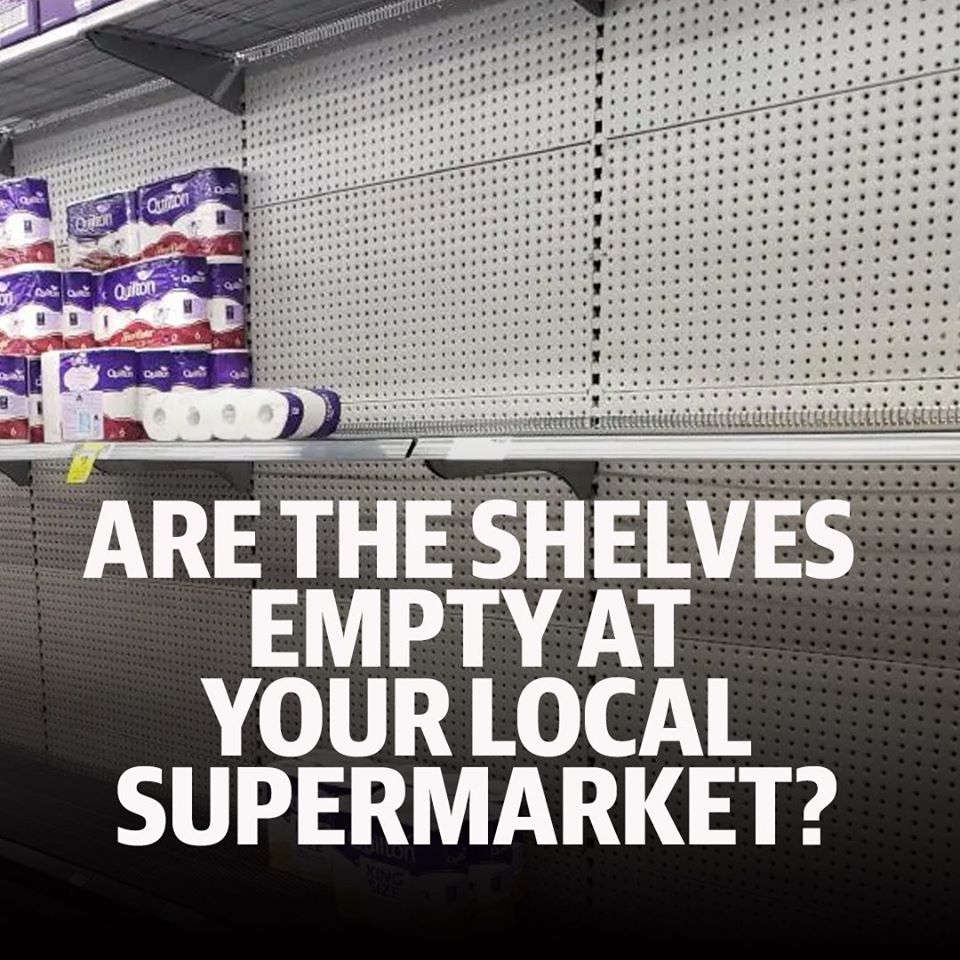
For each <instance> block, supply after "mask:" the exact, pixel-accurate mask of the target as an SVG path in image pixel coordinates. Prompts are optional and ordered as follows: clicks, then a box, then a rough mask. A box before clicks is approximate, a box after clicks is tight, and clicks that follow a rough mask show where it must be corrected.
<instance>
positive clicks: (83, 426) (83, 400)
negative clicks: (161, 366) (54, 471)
mask: <svg viewBox="0 0 960 960" xmlns="http://www.w3.org/2000/svg"><path fill="white" fill-rule="evenodd" d="M137 370H138V356H137V352H136V351H135V350H115V349H102V348H101V349H95V350H57V351H53V352H51V353H46V354H44V355H43V357H42V378H43V424H44V435H45V438H46V440H47V442H48V443H60V442H71V443H72V442H75V441H85V440H111V441H129V440H142V439H143V428H142V427H141V425H140V419H139V412H138V402H137V401H138V383H139V377H138V373H137Z"/></svg>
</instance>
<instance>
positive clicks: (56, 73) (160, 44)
mask: <svg viewBox="0 0 960 960" xmlns="http://www.w3.org/2000/svg"><path fill="white" fill-rule="evenodd" d="M436 3H437V0H395V2H392V3H384V2H383V0H374V2H372V0H319V2H310V0H263V2H250V0H211V2H207V3H202V4H198V3H192V2H187V0H173V2H167V0H118V2H116V3H114V4H111V5H109V6H107V7H102V8H100V9H98V10H94V11H93V12H91V13H89V14H86V15H85V16H82V17H79V18H78V19H76V20H74V21H71V22H69V23H65V24H63V25H62V26H60V27H57V28H55V29H53V30H50V31H47V32H46V33H43V34H40V35H38V36H36V37H31V38H30V39H28V40H25V41H23V42H21V43H19V44H16V45H14V46H12V47H9V48H7V49H5V50H2V51H0V104H3V107H0V130H3V131H4V132H5V134H6V136H7V138H9V137H11V136H15V135H16V134H18V133H21V132H24V131H27V130H31V129H36V128H37V127H41V126H45V125H48V124H50V123H54V122H59V121H62V120H65V119H69V118H70V117H71V116H73V115H75V114H77V113H83V112H86V111H87V110H90V109H97V108H99V107H102V106H104V105H106V104H108V103H110V102H111V101H122V100H128V99H131V98H133V97H137V96H140V95H143V94H145V93H149V92H153V91H156V90H159V89H162V88H164V87H169V86H172V85H174V84H179V85H180V86H183V87H186V88H187V89H189V90H192V91H193V92H195V93H198V94H200V95H201V96H204V97H206V98H207V99H210V100H213V101H214V102H217V103H218V104H219V105H221V106H224V107H225V108H226V109H230V110H232V111H234V112H240V111H241V110H242V74H243V70H244V68H245V67H246V65H247V64H249V63H253V62H256V61H259V60H262V59H265V58H267V57H271V56H277V55H280V54H283V53H287V52H291V51H294V50H297V49H301V48H304V47H307V46H310V45H312V44H315V43H318V42H321V41H323V40H324V39H327V38H329V37H333V36H337V35H340V34H343V33H348V32H351V31H353V30H357V29H362V28H364V27H369V26H372V25H374V24H376V23H378V22H381V21H384V20H388V19H394V18H397V17H402V16H405V15H409V14H412V13H416V12H417V11H418V10H420V9H423V8H426V7H429V6H433V5H435V4H436ZM13 105H15V107H16V112H15V113H13V114H7V113H5V112H4V111H6V110H9V109H11V108H12V107H13Z"/></svg>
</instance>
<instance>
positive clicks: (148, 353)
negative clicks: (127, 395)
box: [137, 350, 173, 422]
mask: <svg viewBox="0 0 960 960" xmlns="http://www.w3.org/2000/svg"><path fill="white" fill-rule="evenodd" d="M172 381H173V371H172V367H171V363H170V351H169V350H140V351H138V353H137V404H138V406H137V409H138V412H139V414H140V420H141V422H142V420H143V415H144V411H145V409H146V404H147V401H148V400H149V399H150V397H152V396H154V395H155V394H162V393H169V392H170V387H171V384H172Z"/></svg>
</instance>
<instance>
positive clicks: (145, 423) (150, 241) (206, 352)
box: [0, 167, 340, 443]
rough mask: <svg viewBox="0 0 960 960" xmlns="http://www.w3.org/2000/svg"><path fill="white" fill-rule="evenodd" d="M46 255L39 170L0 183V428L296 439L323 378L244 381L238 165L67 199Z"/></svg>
mask: <svg viewBox="0 0 960 960" xmlns="http://www.w3.org/2000/svg"><path fill="white" fill-rule="evenodd" d="M66 232H67V252H68V257H69V261H70V262H69V263H68V264H67V266H66V268H64V269H63V270H62V271H61V270H60V269H58V267H57V266H56V264H55V262H54V248H53V244H52V242H51V241H50V238H51V236H52V230H51V223H50V204H49V198H48V191H47V185H46V183H45V182H44V181H42V180H37V179H31V180H17V181H7V182H5V183H3V184H0V241H2V243H0V440H3V441H5V442H22V443H26V442H30V441H32V442H35V443H40V442H48V443H61V442H84V441H98V440H104V441H111V442H121V441H135V440H142V439H144V438H145V437H149V438H150V439H152V440H159V441H171V440H181V441H191V440H195V441H210V440H234V441H238V440H244V441H247V440H249V441H256V440H281V439H291V440H306V439H320V438H323V437H327V436H329V435H330V434H332V433H333V432H334V431H335V430H336V429H337V426H338V424H339V420H340V399H339V397H338V396H337V395H336V394H335V393H334V392H333V391H331V390H327V389H325V388H317V389H301V388H297V387H291V388H289V389H280V390H265V389H255V388H254V386H253V378H252V372H251V362H250V355H249V353H248V352H247V350H246V325H247V318H246V296H245V270H244V262H243V249H244V236H243V190H242V178H241V176H240V174H239V173H238V172H237V171H235V170H229V169H227V168H220V167H218V168H211V169H206V170H199V171H194V172H192V173H189V174H185V175H182V176H178V177H173V178H170V179H167V180H163V181H159V182H156V183H152V184H148V185H146V186H140V187H136V188H133V189H127V190H120V191H118V192H115V193H112V194H108V195H105V196H102V197H94V198H91V199H88V200H84V201H81V202H80V203H75V204H72V205H70V206H69V207H68V208H67V211H66Z"/></svg>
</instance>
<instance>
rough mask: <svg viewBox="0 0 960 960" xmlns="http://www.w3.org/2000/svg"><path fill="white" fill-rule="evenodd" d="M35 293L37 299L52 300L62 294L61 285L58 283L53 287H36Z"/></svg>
mask: <svg viewBox="0 0 960 960" xmlns="http://www.w3.org/2000/svg"><path fill="white" fill-rule="evenodd" d="M33 295H34V297H36V299H37V300H51V299H54V298H55V297H59V296H60V287H59V285H57V284H54V285H53V286H51V287H34V290H33Z"/></svg>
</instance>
